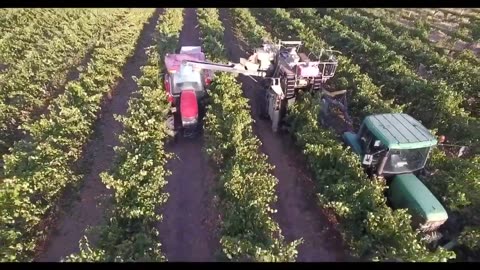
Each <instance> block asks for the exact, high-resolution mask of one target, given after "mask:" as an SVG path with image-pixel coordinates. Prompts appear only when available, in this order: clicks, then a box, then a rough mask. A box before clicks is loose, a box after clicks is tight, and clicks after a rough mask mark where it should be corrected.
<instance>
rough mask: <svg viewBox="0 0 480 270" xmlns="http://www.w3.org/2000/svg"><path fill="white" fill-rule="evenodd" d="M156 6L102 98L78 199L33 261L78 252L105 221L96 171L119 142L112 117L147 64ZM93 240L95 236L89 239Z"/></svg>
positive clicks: (123, 108) (109, 161)
mask: <svg viewBox="0 0 480 270" xmlns="http://www.w3.org/2000/svg"><path fill="white" fill-rule="evenodd" d="M160 12H161V11H160V10H159V9H157V10H156V11H155V12H154V13H153V16H152V17H151V18H150V19H149V21H148V24H146V25H145V26H144V28H143V29H142V32H141V34H140V36H139V39H138V41H137V44H136V48H135V52H134V54H133V56H132V57H130V58H129V59H128V60H127V63H126V64H125V66H124V67H123V71H122V78H123V79H119V80H118V81H117V84H116V86H114V87H113V89H112V91H111V93H109V94H108V98H106V99H105V100H104V104H103V105H102V109H101V113H100V116H99V119H98V120H97V123H96V124H95V131H94V136H93V138H94V139H92V141H90V142H89V143H88V144H87V145H86V146H85V149H84V157H83V159H84V160H85V162H88V164H89V165H90V164H91V165H90V166H89V168H86V169H87V170H88V172H87V173H86V174H85V176H84V178H83V180H82V183H83V186H82V187H81V190H80V199H79V201H76V202H74V205H73V207H72V208H71V209H69V210H68V212H67V213H64V214H62V215H61V216H60V217H59V220H58V222H57V223H56V224H57V228H55V229H54V232H52V235H50V238H49V239H48V240H47V243H46V246H45V250H43V252H41V254H40V255H39V256H38V258H37V260H36V261H60V260H61V259H62V258H64V257H66V256H68V255H70V254H72V253H77V252H79V248H78V241H79V240H80V239H81V237H83V235H84V234H85V229H87V227H94V226H98V225H100V224H101V223H102V222H104V215H105V211H106V209H107V207H108V203H107V198H108V197H110V196H111V194H112V192H111V191H110V190H108V189H107V188H106V187H105V185H104V184H103V183H102V181H101V179H100V176H99V174H100V173H101V172H104V171H107V170H109V169H110V167H111V166H112V165H113V160H114V156H115V152H114V150H113V147H115V146H117V145H118V144H119V141H118V138H117V136H118V135H119V134H121V133H122V130H123V127H122V124H121V123H120V122H118V121H116V120H115V118H114V114H117V115H124V114H125V113H126V112H127V108H128V100H129V99H130V97H131V95H132V93H133V92H134V91H136V89H137V84H136V82H135V81H134V80H133V79H132V76H137V77H138V76H140V75H141V70H140V67H141V66H143V65H145V64H146V63H147V55H146V53H145V48H147V47H148V46H150V45H151V44H152V43H153V33H154V31H155V26H156V22H157V21H158V17H159V15H160ZM89 240H91V241H92V243H93V244H94V243H95V239H94V238H89Z"/></svg>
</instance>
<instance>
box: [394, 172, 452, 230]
mask: <svg viewBox="0 0 480 270" xmlns="http://www.w3.org/2000/svg"><path fill="white" fill-rule="evenodd" d="M390 189H391V200H392V203H393V204H394V206H395V207H396V208H409V209H410V210H413V211H415V212H416V213H417V214H419V215H421V216H422V217H423V218H424V219H425V221H426V222H436V221H445V220H447V219H448V214H447V211H445V208H443V206H442V204H441V203H440V202H439V201H438V200H437V198H435V196H434V195H433V194H432V193H431V192H430V190H428V188H427V187H426V186H425V185H424V184H423V183H422V181H420V179H418V178H417V177H416V176H415V175H413V174H400V175H397V176H395V177H394V178H393V181H392V184H391V185H390Z"/></svg>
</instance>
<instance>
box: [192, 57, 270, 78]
mask: <svg viewBox="0 0 480 270" xmlns="http://www.w3.org/2000/svg"><path fill="white" fill-rule="evenodd" d="M183 64H184V65H187V66H191V67H193V68H199V69H207V70H212V71H224V72H231V73H241V74H245V75H248V76H257V77H265V72H262V71H258V70H256V71H254V70H247V69H246V67H245V66H244V65H242V64H232V63H231V64H227V65H226V64H216V63H210V62H203V61H192V60H186V61H183Z"/></svg>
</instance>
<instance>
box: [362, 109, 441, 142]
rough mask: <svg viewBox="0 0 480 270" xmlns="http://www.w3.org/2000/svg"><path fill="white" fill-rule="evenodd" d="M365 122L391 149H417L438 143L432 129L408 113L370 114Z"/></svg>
mask: <svg viewBox="0 0 480 270" xmlns="http://www.w3.org/2000/svg"><path fill="white" fill-rule="evenodd" d="M364 123H365V125H366V126H367V127H368V129H369V130H370V131H371V132H372V133H373V135H375V137H377V138H378V139H379V140H380V141H381V142H382V143H383V144H384V145H386V146H387V147H388V148H390V149H415V148H423V147H431V146H434V145H436V144H437V140H436V138H435V137H433V135H432V134H431V133H430V131H429V130H428V129H427V128H425V127H424V126H423V125H422V124H421V123H420V122H418V121H417V120H415V119H414V118H413V117H411V116H410V115H408V114H404V113H389V114H376V115H370V116H367V117H366V118H365V120H364Z"/></svg>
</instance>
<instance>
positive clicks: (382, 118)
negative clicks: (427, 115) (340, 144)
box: [343, 113, 448, 232]
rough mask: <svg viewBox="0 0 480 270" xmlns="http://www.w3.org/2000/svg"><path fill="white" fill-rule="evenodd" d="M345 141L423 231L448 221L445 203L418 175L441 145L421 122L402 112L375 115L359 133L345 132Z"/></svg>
mask: <svg viewBox="0 0 480 270" xmlns="http://www.w3.org/2000/svg"><path fill="white" fill-rule="evenodd" d="M343 138H344V140H345V142H346V143H347V144H348V145H349V146H350V147H351V148H352V150H353V151H354V152H355V153H356V154H358V155H359V157H360V160H361V162H362V165H363V166H364V167H365V169H366V171H367V172H368V173H369V174H370V175H372V174H376V175H378V176H383V177H384V178H385V179H386V180H387V184H388V185H389V190H388V192H387V193H388V199H389V203H390V204H391V205H392V206H393V208H397V209H398V208H407V209H408V210H409V211H410V213H411V214H412V216H413V223H414V224H415V225H416V226H417V227H419V228H420V230H422V231H425V232H429V231H434V230H436V229H437V228H438V227H439V226H441V225H442V224H443V223H444V222H445V221H446V220H447V219H448V215H447V212H446V211H445V209H444V208H443V206H442V205H441V203H440V202H439V201H438V200H437V199H436V198H435V196H434V195H433V194H432V193H431V192H430V190H428V188H427V187H426V186H425V185H424V184H423V183H422V182H421V181H420V179H418V178H417V176H416V175H415V174H417V173H418V172H419V171H421V170H422V169H423V168H424V167H425V163H426V162H427V159H428V156H429V153H430V150H431V149H432V147H434V146H436V145H437V140H436V139H435V137H434V136H433V135H432V134H431V133H430V132H429V131H428V129H427V128H425V127H424V126H423V125H422V124H421V123H420V122H418V121H417V120H415V119H414V118H413V117H411V116H409V115H407V114H402V113H393V114H379V115H371V116H367V117H366V118H365V120H364V121H363V123H362V125H361V127H360V130H359V131H358V133H356V134H355V133H352V132H345V133H344V135H343Z"/></svg>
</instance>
